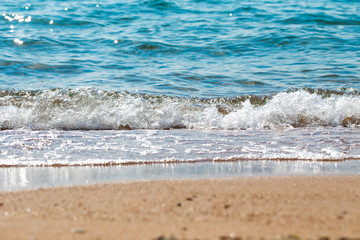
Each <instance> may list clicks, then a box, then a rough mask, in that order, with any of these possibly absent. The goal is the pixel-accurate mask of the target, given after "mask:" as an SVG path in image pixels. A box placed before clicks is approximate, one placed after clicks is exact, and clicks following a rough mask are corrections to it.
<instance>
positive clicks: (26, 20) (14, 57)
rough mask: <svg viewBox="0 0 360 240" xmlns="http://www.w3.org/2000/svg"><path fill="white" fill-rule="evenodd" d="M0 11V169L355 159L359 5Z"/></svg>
mask: <svg viewBox="0 0 360 240" xmlns="http://www.w3.org/2000/svg"><path fill="white" fill-rule="evenodd" d="M0 7H1V8H0V14H1V16H0V48H1V53H2V54H1V55H0V129H1V131H0V142H1V144H0V165H1V166H50V165H56V166H73V165H87V166H90V165H98V164H103V165H109V164H110V165H111V164H129V163H132V164H135V163H136V164H140V163H141V164H142V163H155V162H156V163H169V162H173V163H186V164H190V163H191V164H193V165H194V166H195V165H196V164H195V163H194V162H198V163H199V162H201V163H202V164H205V162H212V161H225V162H227V161H234V160H242V161H245V160H253V159H258V160H262V161H268V162H269V163H270V161H271V160H297V161H292V162H290V163H289V165H291V164H297V163H299V164H305V163H304V161H305V162H306V161H309V162H322V161H334V162H337V161H350V160H351V161H353V162H352V164H353V163H354V162H357V161H358V160H359V158H360V150H359V149H360V141H359V139H360V138H359V134H360V131H359V126H360V94H359V89H360V38H359V33H360V2H359V1H340V0H337V1H335V0H320V1H316V2H313V1H296V0H291V1H281V0H269V1H265V0H257V1H242V2H240V3H239V2H238V1H232V0H223V1H201V0H186V1H181V2H175V1H165V0H147V1H140V0H133V1H120V2H114V1H111V0H105V1H102V2H97V1H87V2H78V3H76V2H69V1H57V0H50V1H40V0H34V1H16V2H14V1H2V3H1V4H0ZM126 130H127V131H126ZM191 164H190V165H189V166H191ZM251 164H252V162H251ZM271 164H275V165H276V164H278V162H271ZM332 164H334V163H332ZM355 165H356V164H355ZM139 166H140V165H139ZM144 166H145V167H144V168H146V166H148V167H149V169H150V168H153V167H150V166H153V165H146V164H145V165H144ZM156 166H159V165H156ZM169 166H170V165H169ZM183 166H184V165H183ZM197 166H200V165H197ZM112 167H115V166H112ZM118 167H125V166H118ZM139 168H140V167H139ZM19 169H23V168H19ZM354 169H357V168H354ZM21 171H22V170H21ZM29 171H30V170H29ZM335 172H336V171H335ZM16 174H18V173H16ZM56 174H58V173H56ZM59 174H61V173H59ZM19 176H20V175H19Z"/></svg>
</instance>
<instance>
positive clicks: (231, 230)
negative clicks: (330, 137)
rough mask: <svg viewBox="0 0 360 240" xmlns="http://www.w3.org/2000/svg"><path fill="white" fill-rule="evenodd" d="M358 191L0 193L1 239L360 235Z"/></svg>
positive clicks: (238, 183)
mask: <svg viewBox="0 0 360 240" xmlns="http://www.w3.org/2000/svg"><path fill="white" fill-rule="evenodd" d="M359 186H360V176H292V177H256V178H254V177H253V178H252V177H247V178H236V179H208V180H162V181H146V182H133V183H114V184H98V185H89V186H76V187H63V188H47V189H38V190H30V191H16V192H8V193H0V233H1V234H0V239H1V240H3V239H4V240H5V239H6V240H8V239H38V240H40V239H146V240H147V239H149V240H150V239H222V240H224V239H240V238H241V239H250V238H253V239H262V238H263V239H281V238H286V237H287V238H289V237H291V238H293V239H297V238H301V239H308V238H310V239H319V238H321V237H327V238H329V239H339V238H341V237H348V238H360V227H359V226H360V200H359V199H360V187H359ZM162 237H163V238H162Z"/></svg>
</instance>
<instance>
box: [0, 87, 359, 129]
mask: <svg viewBox="0 0 360 240" xmlns="http://www.w3.org/2000/svg"><path fill="white" fill-rule="evenodd" d="M316 126H332V127H334V126H335V127H336V126H344V127H348V126H355V127H356V126H360V94H359V93H358V92H357V91H347V90H339V91H330V90H322V89H320V90H314V89H299V90H296V89H292V90H289V91H288V92H281V93H277V94H275V95H272V96H253V95H245V96H238V97H234V98H212V99H197V98H180V97H170V96H156V95H149V94H131V93H128V92H112V91H102V90H99V89H92V88H82V89H75V90H72V89H53V90H45V91H25V90H22V91H15V90H2V91H1V92H0V129H3V130H4V129H19V128H26V129H34V130H48V129H61V130H105V129H112V130H118V129H119V130H130V129H178V128H188V129H284V128H294V127H295V128H296V127H316Z"/></svg>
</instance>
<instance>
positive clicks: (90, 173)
mask: <svg viewBox="0 0 360 240" xmlns="http://www.w3.org/2000/svg"><path fill="white" fill-rule="evenodd" d="M359 172H360V162H359V161H358V160H349V161H344V162H315V161H314V162H312V161H239V162H222V163H214V162H200V163H182V164H146V165H127V166H121V165H120V166H101V167H92V166H84V167H10V168H0V191H13V190H22V189H34V188H40V187H58V186H70V185H85V184H96V183H109V182H129V181H144V180H161V179H200V178H229V177H258V176H283V175H318V174H358V173H359Z"/></svg>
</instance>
